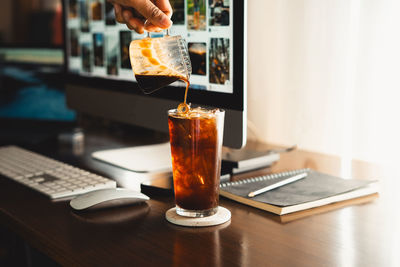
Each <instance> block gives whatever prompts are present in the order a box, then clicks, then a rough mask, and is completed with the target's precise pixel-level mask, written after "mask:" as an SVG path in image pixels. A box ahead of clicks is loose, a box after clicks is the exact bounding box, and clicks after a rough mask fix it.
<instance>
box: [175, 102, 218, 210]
mask: <svg viewBox="0 0 400 267" xmlns="http://www.w3.org/2000/svg"><path fill="white" fill-rule="evenodd" d="M224 116H225V112H224V111H223V110H220V109H204V108H188V109H187V110H184V111H182V110H179V108H178V109H173V110H169V111H168V126H169V135H170V143H171V155H172V170H173V180H174V190H175V203H176V212H177V213H178V214H179V215H181V216H187V217H205V216H210V215H213V214H215V213H216V212H217V210H218V203H219V179H220V171H221V149H222V137H223V129H224Z"/></svg>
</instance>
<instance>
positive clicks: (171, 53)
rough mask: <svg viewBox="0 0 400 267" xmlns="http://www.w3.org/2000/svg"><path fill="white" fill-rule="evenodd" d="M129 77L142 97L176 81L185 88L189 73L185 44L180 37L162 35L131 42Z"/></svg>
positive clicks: (189, 66)
mask: <svg viewBox="0 0 400 267" xmlns="http://www.w3.org/2000/svg"><path fill="white" fill-rule="evenodd" d="M129 54H130V60H131V65H132V70H133V73H134V74H135V77H136V81H137V82H138V84H139V87H140V88H141V89H142V90H143V92H144V93H145V94H150V93H152V92H154V91H155V90H157V89H160V88H162V87H164V86H167V85H169V84H171V83H173V82H175V81H177V80H182V81H184V82H186V83H187V84H188V82H189V76H190V74H191V72H192V65H191V63H190V58H189V53H188V50H187V47H186V42H185V40H184V39H183V38H182V37H181V36H170V35H168V31H167V35H165V36H164V37H161V38H150V37H146V38H144V39H141V40H134V41H132V42H131V44H130V46H129Z"/></svg>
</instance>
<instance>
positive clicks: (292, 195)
mask: <svg viewBox="0 0 400 267" xmlns="http://www.w3.org/2000/svg"><path fill="white" fill-rule="evenodd" d="M304 172H306V173H307V176H306V178H303V179H300V180H298V181H295V182H292V183H290V184H286V185H284V186H281V187H278V188H276V189H273V190H270V191H267V192H265V193H262V194H259V195H256V196H254V197H249V196H248V195H249V193H250V192H254V191H256V190H258V189H260V188H264V187H266V186H269V185H271V184H274V183H277V182H280V181H283V180H285V179H288V178H290V177H293V176H294V175H297V174H300V173H304ZM377 192H378V187H377V181H371V180H356V179H342V178H339V177H335V176H331V175H328V174H324V173H321V172H317V171H314V170H310V169H301V170H294V171H288V172H282V173H277V174H270V175H265V176H259V177H253V178H250V179H245V180H239V181H234V182H226V183H221V186H220V194H221V195H222V196H224V197H227V198H230V199H232V200H235V201H238V202H240V203H243V204H246V205H249V206H253V207H256V208H259V209H263V210H266V211H269V212H272V213H275V214H279V215H283V214H288V213H293V212H297V211H301V210H307V209H311V208H315V207H319V206H324V205H328V204H331V203H338V202H342V203H346V205H349V204H352V202H351V201H348V200H351V199H354V200H355V202H354V203H357V204H358V203H360V200H365V201H370V200H371V199H372V198H371V197H370V196H372V195H373V194H375V195H376V193H377ZM367 196H369V197H367ZM363 197H364V199H361V198H363ZM361 202H362V201H361Z"/></svg>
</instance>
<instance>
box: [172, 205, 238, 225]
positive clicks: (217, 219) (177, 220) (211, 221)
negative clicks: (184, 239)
mask: <svg viewBox="0 0 400 267" xmlns="http://www.w3.org/2000/svg"><path fill="white" fill-rule="evenodd" d="M165 218H166V219H167V221H169V222H170V223H173V224H176V225H181V226H189V227H204V226H213V225H219V224H223V223H225V222H227V221H229V220H230V219H231V212H230V211H229V210H228V209H226V208H224V207H221V206H219V207H218V211H217V213H215V214H214V215H211V216H207V217H199V218H193V217H184V216H180V215H178V214H177V213H176V208H175V207H174V208H171V209H169V210H168V211H167V212H166V213H165Z"/></svg>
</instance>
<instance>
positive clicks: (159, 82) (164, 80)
mask: <svg viewBox="0 0 400 267" xmlns="http://www.w3.org/2000/svg"><path fill="white" fill-rule="evenodd" d="M135 77H136V81H137V82H138V84H139V86H140V88H141V89H142V90H143V92H144V93H146V94H150V93H152V92H153V91H155V90H157V89H160V88H162V87H165V86H167V85H169V84H171V83H173V82H175V81H177V80H179V79H180V77H177V76H166V75H135Z"/></svg>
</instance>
